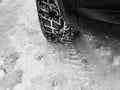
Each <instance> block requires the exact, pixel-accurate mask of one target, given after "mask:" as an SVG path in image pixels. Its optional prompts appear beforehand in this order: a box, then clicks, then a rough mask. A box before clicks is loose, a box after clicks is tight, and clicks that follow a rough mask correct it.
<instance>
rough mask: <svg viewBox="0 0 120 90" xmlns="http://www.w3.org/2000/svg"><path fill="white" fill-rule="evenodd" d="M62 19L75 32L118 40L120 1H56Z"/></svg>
mask: <svg viewBox="0 0 120 90" xmlns="http://www.w3.org/2000/svg"><path fill="white" fill-rule="evenodd" d="M58 2H59V3H58V4H59V6H60V10H61V13H62V16H63V18H64V19H65V20H66V21H67V22H69V23H70V24H71V25H72V26H74V27H76V28H77V30H81V29H82V30H83V31H88V32H91V33H92V34H95V35H104V36H109V37H111V38H116V39H119V40H120V0H58Z"/></svg>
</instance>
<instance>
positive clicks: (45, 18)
mask: <svg viewBox="0 0 120 90" xmlns="http://www.w3.org/2000/svg"><path fill="white" fill-rule="evenodd" d="M36 5H37V11H38V17H39V21H40V25H41V29H42V32H43V34H44V36H45V37H46V38H47V40H49V41H52V42H70V41H71V40H73V39H75V38H76V36H77V35H78V34H79V31H77V30H76V29H75V28H73V27H72V26H70V25H69V24H68V23H67V22H66V21H64V20H63V18H62V15H61V12H60V9H59V6H58V2H57V0H36Z"/></svg>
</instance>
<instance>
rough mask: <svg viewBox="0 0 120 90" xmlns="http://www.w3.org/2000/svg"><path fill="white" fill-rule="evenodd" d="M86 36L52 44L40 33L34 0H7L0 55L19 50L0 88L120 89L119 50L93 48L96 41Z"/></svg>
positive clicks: (1, 9)
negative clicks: (71, 41) (69, 41)
mask: <svg viewBox="0 0 120 90" xmlns="http://www.w3.org/2000/svg"><path fill="white" fill-rule="evenodd" d="M84 38H85V36H84V37H83V38H82V37H80V38H78V39H76V40H75V41H74V42H73V43H72V44H65V45H64V44H63V45H61V44H57V45H51V44H49V43H48V42H47V41H46V39H45V38H44V36H43V34H42V32H41V29H40V25H39V22H38V17H37V11H36V5H35V0H5V1H4V2H3V4H0V55H2V54H6V53H8V54H9V53H12V52H18V53H19V59H18V61H17V62H16V64H15V66H14V69H12V70H13V71H11V72H10V73H8V74H7V75H5V76H4V73H2V71H1V72H0V73H2V74H1V75H0V76H1V77H2V75H3V78H1V79H0V90H9V89H10V90H120V87H119V84H120V82H119V79H120V76H119V75H120V70H119V68H120V66H119V60H120V59H119V54H118V52H117V54H116V53H113V52H114V50H113V51H112V53H111V49H109V48H106V47H101V48H99V49H94V47H95V45H94V42H93V41H92V40H91V41H90V42H88V41H87V39H84ZM117 45H118V43H117ZM117 47H118V46H117ZM113 54H114V56H116V57H112V55H113ZM0 59H1V58H0Z"/></svg>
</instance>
